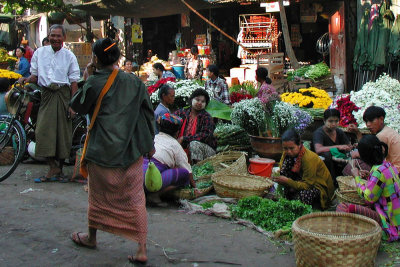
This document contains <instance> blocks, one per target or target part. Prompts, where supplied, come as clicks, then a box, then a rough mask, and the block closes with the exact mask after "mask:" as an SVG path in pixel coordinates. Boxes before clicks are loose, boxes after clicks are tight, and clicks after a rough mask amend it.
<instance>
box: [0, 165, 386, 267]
mask: <svg viewBox="0 0 400 267" xmlns="http://www.w3.org/2000/svg"><path fill="white" fill-rule="evenodd" d="M46 170H47V169H46V166H45V165H42V164H37V163H35V164H20V165H19V166H18V168H17V170H16V171H15V172H14V174H13V175H12V176H11V177H10V178H8V179H7V180H5V181H4V182H2V183H0V196H1V201H0V226H1V227H0V247H1V248H2V249H1V250H0V266H133V265H132V264H130V263H129V262H128V260H127V256H128V255H129V254H132V253H133V252H134V251H135V250H136V244H135V243H133V242H131V241H129V240H126V239H123V238H121V237H118V236H114V235H111V234H108V233H105V232H99V233H98V244H97V249H95V250H90V249H85V248H81V247H77V246H75V245H74V244H73V243H72V241H71V240H70V239H69V235H70V233H71V232H73V231H86V227H87V193H86V192H84V190H83V187H82V185H81V184H78V183H66V184H61V183H43V184H35V183H33V179H34V178H36V177H39V176H41V175H43V174H44V173H45V171H46ZM72 171H73V167H72V166H69V167H66V169H65V173H66V174H69V175H71V174H72ZM30 188H32V189H33V191H29V192H26V193H21V192H23V191H24V190H26V189H30ZM147 211H148V218H149V220H148V221H149V224H148V257H149V261H148V263H147V265H146V266H282V267H284V266H285V267H286V266H295V257H294V251H293V247H292V246H287V245H279V244H276V243H274V242H272V241H270V240H268V238H267V237H266V236H264V235H262V234H260V233H258V232H256V231H254V230H251V229H248V228H246V227H244V226H241V225H238V224H235V223H232V222H231V221H229V220H224V219H220V218H216V217H210V216H206V215H201V214H199V215H188V214H186V213H184V212H182V211H181V210H180V209H179V206H178V205H176V204H174V203H169V206H168V207H167V208H154V207H148V210H147ZM164 251H165V253H166V254H167V256H168V257H169V259H168V258H167V256H166V255H165V254H164ZM310 256H312V255H310ZM173 259H175V260H173ZM185 260H186V261H185ZM387 260H388V259H387V255H385V254H384V253H383V252H379V254H378V258H377V266H379V265H381V264H382V263H384V262H386V261H387Z"/></svg>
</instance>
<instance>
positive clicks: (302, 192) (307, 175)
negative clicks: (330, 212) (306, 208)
mask: <svg viewBox="0 0 400 267" xmlns="http://www.w3.org/2000/svg"><path fill="white" fill-rule="evenodd" d="M282 147H283V151H284V152H283V155H282V159H281V162H280V164H279V166H280V174H281V176H278V177H274V178H273V181H275V182H277V183H279V184H281V185H283V186H284V192H285V197H286V198H288V199H298V200H300V201H301V202H303V203H305V204H308V205H313V206H315V207H318V208H319V207H320V208H322V209H326V208H328V207H329V202H330V200H331V198H332V195H333V191H334V187H333V182H332V177H331V175H330V173H329V170H328V169H327V168H326V166H325V164H324V162H323V161H322V160H321V159H320V158H319V156H318V155H317V154H315V153H314V152H312V151H310V150H308V149H306V148H305V147H304V146H303V144H302V143H301V142H300V136H299V134H298V133H297V132H296V131H295V130H294V129H289V130H287V131H285V132H284V133H283V135H282Z"/></svg>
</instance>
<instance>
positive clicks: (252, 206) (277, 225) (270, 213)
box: [231, 196, 313, 232]
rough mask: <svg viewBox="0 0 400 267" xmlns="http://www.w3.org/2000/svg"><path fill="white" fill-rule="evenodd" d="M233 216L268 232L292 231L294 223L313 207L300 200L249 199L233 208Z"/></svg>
mask: <svg viewBox="0 0 400 267" xmlns="http://www.w3.org/2000/svg"><path fill="white" fill-rule="evenodd" d="M231 210H232V214H233V216H235V217H236V218H241V219H245V220H249V221H251V222H253V223H254V224H255V225H257V226H260V227H261V228H263V229H264V230H266V231H271V232H275V231H277V230H279V229H282V230H290V229H291V227H292V224H293V222H294V221H295V220H296V219H297V218H299V217H301V216H303V215H305V214H308V213H311V212H312V211H313V210H312V207H311V206H310V205H306V204H303V203H302V202H300V201H299V200H287V199H285V198H280V199H279V200H278V201H273V200H271V199H264V198H260V197H256V196H253V197H247V198H243V199H241V200H239V202H238V203H237V205H233V206H231Z"/></svg>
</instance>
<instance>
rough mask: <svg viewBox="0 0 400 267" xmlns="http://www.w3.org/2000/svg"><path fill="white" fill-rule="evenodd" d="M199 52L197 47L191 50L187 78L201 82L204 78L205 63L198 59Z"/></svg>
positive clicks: (186, 65) (186, 71) (187, 62)
mask: <svg viewBox="0 0 400 267" xmlns="http://www.w3.org/2000/svg"><path fill="white" fill-rule="evenodd" d="M198 56H199V50H198V49H197V46H193V47H192V48H191V49H190V54H189V58H188V60H187V61H186V64H185V70H184V71H185V77H186V79H189V80H193V79H194V80H201V77H203V62H202V61H201V59H200V58H199V57H198Z"/></svg>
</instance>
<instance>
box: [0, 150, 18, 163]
mask: <svg viewBox="0 0 400 267" xmlns="http://www.w3.org/2000/svg"><path fill="white" fill-rule="evenodd" d="M14 160H15V151H14V148H13V147H11V146H6V147H4V148H3V149H2V150H1V152H0V165H1V166H5V165H12V164H13V163H14Z"/></svg>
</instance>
